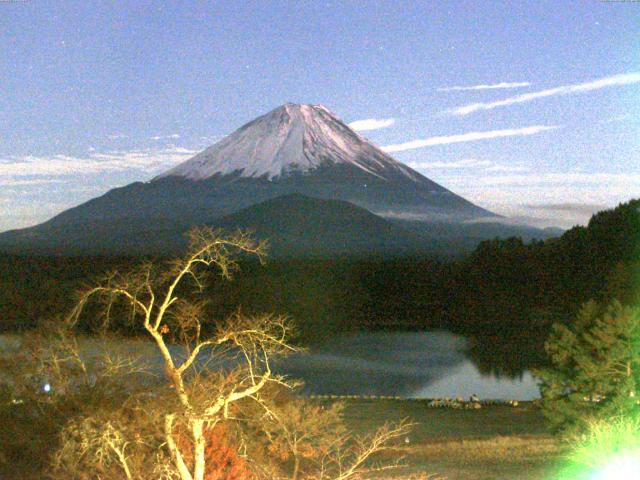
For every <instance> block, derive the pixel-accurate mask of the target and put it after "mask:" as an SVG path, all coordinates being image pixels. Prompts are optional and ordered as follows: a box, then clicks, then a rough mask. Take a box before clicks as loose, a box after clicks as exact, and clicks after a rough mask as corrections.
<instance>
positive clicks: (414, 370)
mask: <svg viewBox="0 0 640 480" xmlns="http://www.w3.org/2000/svg"><path fill="white" fill-rule="evenodd" d="M18 338H19V337H16V336H4V337H3V336H0V349H1V348H10V345H11V344H13V343H15V342H17V341H19V340H18ZM91 344H92V341H91V340H86V341H85V348H87V350H88V351H92V350H93V348H92V346H91ZM110 348H111V347H110ZM114 348H116V349H118V350H119V351H120V352H122V353H125V354H132V355H133V354H135V355H138V354H142V355H143V357H144V362H145V363H149V364H152V365H157V368H158V369H159V370H160V369H161V362H162V361H161V358H160V356H159V354H158V352H157V350H155V348H154V347H153V345H152V344H151V343H150V342H147V341H144V340H126V339H124V340H122V341H120V340H118V345H117V346H115V345H114ZM147 349H148V353H145V351H146V350H147ZM466 350H467V342H466V340H465V339H464V338H463V337H461V336H457V335H454V334H452V333H449V332H445V331H436V332H365V333H356V334H348V335H347V334H345V335H340V336H338V337H331V338H330V339H328V340H327V342H326V343H325V344H323V345H318V346H315V347H313V348H312V349H310V350H309V351H308V352H304V353H298V354H295V355H292V356H290V357H287V358H286V359H284V360H282V361H280V362H277V363H276V364H275V365H274V370H275V371H276V372H278V373H281V374H285V375H289V376H291V377H293V378H298V379H301V380H303V381H304V383H305V392H306V393H308V394H316V395H376V396H400V397H403V398H442V397H451V398H453V397H458V396H460V397H464V398H468V397H469V396H471V395H474V394H475V395H477V396H478V397H480V399H502V400H511V399H514V400H532V399H535V398H539V396H540V392H539V390H538V386H537V384H536V382H535V380H534V378H533V377H532V376H531V374H530V373H529V372H525V373H524V374H523V375H522V376H521V377H520V378H516V379H512V378H507V377H497V376H495V375H492V374H483V373H480V371H479V370H478V369H477V368H476V367H475V365H474V364H473V362H472V361H471V360H469V359H468V358H467V356H466V353H465V352H466ZM174 353H176V356H179V353H178V351H174ZM154 368H155V367H154Z"/></svg>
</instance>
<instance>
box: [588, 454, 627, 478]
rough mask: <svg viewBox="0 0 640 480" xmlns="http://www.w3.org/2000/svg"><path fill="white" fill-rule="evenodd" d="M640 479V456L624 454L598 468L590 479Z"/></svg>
mask: <svg viewBox="0 0 640 480" xmlns="http://www.w3.org/2000/svg"><path fill="white" fill-rule="evenodd" d="M638 479H640V457H638V456H622V457H619V458H616V459H614V460H612V461H611V462H610V463H609V464H607V465H605V466H604V467H602V468H601V469H599V470H597V471H596V472H594V473H593V475H591V476H590V477H589V480H638Z"/></svg>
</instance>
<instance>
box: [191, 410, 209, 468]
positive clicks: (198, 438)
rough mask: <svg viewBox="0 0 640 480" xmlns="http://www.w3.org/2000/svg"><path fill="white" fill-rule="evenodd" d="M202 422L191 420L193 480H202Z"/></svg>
mask: <svg viewBox="0 0 640 480" xmlns="http://www.w3.org/2000/svg"><path fill="white" fill-rule="evenodd" d="M203 424H204V421H203V420H201V419H195V420H191V434H192V435H193V480H204V469H205V459H204V451H205V447H206V442H205V438H204V434H203Z"/></svg>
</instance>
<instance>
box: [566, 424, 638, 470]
mask: <svg viewBox="0 0 640 480" xmlns="http://www.w3.org/2000/svg"><path fill="white" fill-rule="evenodd" d="M570 444H571V445H572V449H571V453H570V455H569V462H568V464H567V465H566V466H565V468H563V469H562V472H561V474H560V475H559V476H558V477H557V478H559V479H562V480H631V479H634V480H640V421H639V420H638V419H632V418H624V417H618V418H614V419H609V420H607V421H600V422H593V423H592V424H591V425H590V427H589V431H588V432H587V433H586V434H585V435H579V436H575V437H574V438H572V439H571V440H570Z"/></svg>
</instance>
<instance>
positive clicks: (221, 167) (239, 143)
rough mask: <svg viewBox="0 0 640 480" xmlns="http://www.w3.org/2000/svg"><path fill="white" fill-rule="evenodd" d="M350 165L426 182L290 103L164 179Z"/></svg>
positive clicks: (317, 111) (318, 112)
mask: <svg viewBox="0 0 640 480" xmlns="http://www.w3.org/2000/svg"><path fill="white" fill-rule="evenodd" d="M341 163H344V164H350V165H352V166H355V167H357V168H359V169H361V170H363V171H365V172H367V173H369V174H371V175H375V176H376V177H379V178H382V179H390V178H395V177H397V176H398V175H402V176H404V177H407V178H409V179H411V180H413V181H416V182H421V181H422V180H426V179H424V177H423V176H422V175H420V174H419V173H418V172H416V171H415V170H412V169H411V168H409V167H407V166H406V165H404V164H402V163H400V162H398V161H397V160H395V159H393V158H392V157H390V156H389V155H388V154H386V153H385V152H383V151H382V150H380V149H379V148H378V147H376V146H375V145H373V144H372V143H371V142H369V141H368V140H367V139H366V138H364V137H362V136H360V135H359V134H357V133H356V132H355V131H354V130H353V129H351V128H349V126H347V125H346V124H345V123H344V122H342V121H341V120H340V119H339V118H337V117H336V116H335V115H334V114H333V113H332V112H331V111H329V110H328V109H327V108H326V107H324V106H322V105H297V104H293V103H287V104H285V105H283V106H281V107H278V108H276V109H275V110H272V111H271V112H269V113H267V114H266V115H263V116H261V117H259V118H257V119H255V120H253V121H252V122H250V123H247V124H246V125H244V126H242V127H240V128H239V129H238V130H236V131H235V132H233V133H231V134H230V135H229V136H227V137H225V138H224V139H223V140H221V141H219V142H218V143H216V144H215V145H213V146H211V147H209V148H207V149H206V150H204V151H203V152H201V153H199V154H198V155H196V156H195V157H193V158H191V159H189V160H187V161H186V162H184V163H181V164H180V165H178V166H176V167H174V168H172V169H171V170H169V171H167V172H165V173H163V174H161V175H159V176H158V177H156V179H159V178H164V177H170V176H179V177H185V178H188V179H191V180H203V179H206V178H209V177H212V176H214V175H218V174H219V175H228V174H232V173H236V174H239V175H240V176H243V177H266V178H268V179H270V180H271V179H274V178H276V177H280V176H283V175H287V174H290V173H293V172H308V171H311V170H314V169H316V168H319V167H321V166H325V165H330V164H341Z"/></svg>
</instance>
